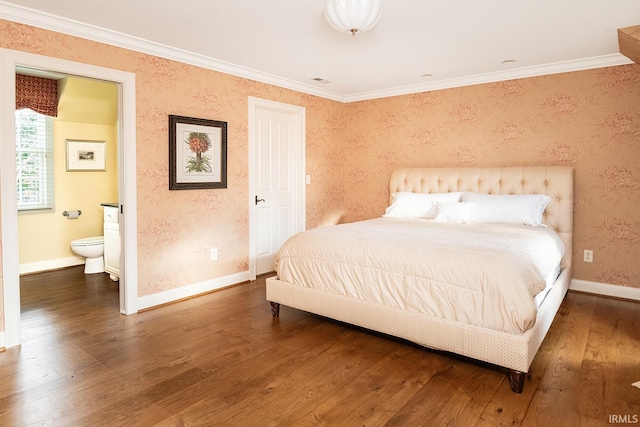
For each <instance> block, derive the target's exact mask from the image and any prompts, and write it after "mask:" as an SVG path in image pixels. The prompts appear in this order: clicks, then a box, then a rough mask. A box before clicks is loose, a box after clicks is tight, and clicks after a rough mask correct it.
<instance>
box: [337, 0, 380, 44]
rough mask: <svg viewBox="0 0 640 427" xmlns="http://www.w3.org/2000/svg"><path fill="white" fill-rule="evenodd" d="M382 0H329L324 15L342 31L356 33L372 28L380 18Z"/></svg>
mask: <svg viewBox="0 0 640 427" xmlns="http://www.w3.org/2000/svg"><path fill="white" fill-rule="evenodd" d="M380 1H381V0H329V1H328V2H327V6H326V7H325V8H324V16H325V17H326V18H327V21H329V24H331V26H332V27H333V28H335V29H336V30H338V31H340V32H341V33H345V32H346V33H350V34H352V35H354V36H355V35H356V34H357V33H362V32H365V31H367V30H368V29H370V28H372V27H373V26H374V25H376V23H377V22H378V20H379V19H380V14H381V12H382V5H381V4H380Z"/></svg>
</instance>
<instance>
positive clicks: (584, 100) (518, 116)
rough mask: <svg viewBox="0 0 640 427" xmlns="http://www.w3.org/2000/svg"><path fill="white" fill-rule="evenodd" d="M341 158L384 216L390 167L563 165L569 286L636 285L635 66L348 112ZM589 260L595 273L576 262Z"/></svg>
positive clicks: (360, 208) (638, 92)
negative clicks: (569, 170) (570, 189)
mask: <svg viewBox="0 0 640 427" xmlns="http://www.w3.org/2000/svg"><path fill="white" fill-rule="evenodd" d="M348 108H349V111H348V115H349V126H348V127H345V132H344V134H345V139H346V140H345V144H344V145H343V148H342V150H341V156H342V157H344V158H348V159H350V160H349V166H348V168H345V169H344V173H345V178H346V188H356V189H357V192H356V194H357V195H358V197H357V198H353V199H350V200H349V202H348V203H347V204H345V206H344V214H345V218H344V220H345V221H352V220H356V219H361V218H368V217H374V216H378V215H380V214H382V213H383V212H384V208H385V206H386V202H387V200H386V198H385V197H386V196H387V195H388V193H387V192H385V190H386V188H385V183H386V181H387V180H388V177H389V174H390V172H391V170H392V169H393V168H395V167H398V166H400V167H410V166H435V167H440V166H475V167H478V166H521V165H562V166H572V167H573V168H574V170H575V194H574V196H575V213H574V253H573V266H574V271H573V277H574V278H576V279H582V280H590V281H595V282H602V283H610V284H617V285H625V286H632V287H640V258H639V257H640V255H639V254H640V65H636V64H634V65H626V66H620V67H611V68H603V69H597V70H590V71H581V72H574V73H565V74H556V75H550V76H543V77H535V78H528V79H520V80H511V81H506V82H500V83H493V84H484V85H477V86H469V87H464V88H456V89H448V90H441V91H435V92H428V93H419V94H414V95H407V96H400V97H394V98H387V99H380V100H373V101H366V102H359V103H354V104H350V105H349V106H348ZM584 249H592V250H593V251H594V262H593V263H592V264H588V263H584V262H583V261H582V253H583V250H584Z"/></svg>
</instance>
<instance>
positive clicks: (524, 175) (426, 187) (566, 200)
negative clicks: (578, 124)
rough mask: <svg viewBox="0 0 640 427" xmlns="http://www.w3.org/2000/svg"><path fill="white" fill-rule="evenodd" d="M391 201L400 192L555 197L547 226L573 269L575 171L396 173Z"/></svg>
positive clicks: (507, 169)
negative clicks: (452, 192)
mask: <svg viewBox="0 0 640 427" xmlns="http://www.w3.org/2000/svg"><path fill="white" fill-rule="evenodd" d="M389 190H390V194H389V197H390V198H391V195H392V194H393V193H396V192H398V191H411V192H414V193H447V192H451V191H472V192H475V193H486V194H546V195H547V196H549V197H551V201H550V202H549V204H548V205H547V208H546V210H545V212H544V223H545V224H546V225H547V226H549V227H552V228H553V229H554V230H555V231H556V232H557V233H558V235H559V236H560V238H562V241H563V242H564V245H565V255H564V257H563V258H562V263H561V267H562V268H563V269H564V268H565V267H570V266H571V255H572V241H573V169H572V168H571V167H565V166H524V167H504V168H408V169H396V170H394V171H393V172H392V173H391V179H390V180H389Z"/></svg>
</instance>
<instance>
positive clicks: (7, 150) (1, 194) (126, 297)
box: [0, 49, 138, 348]
mask: <svg viewBox="0 0 640 427" xmlns="http://www.w3.org/2000/svg"><path fill="white" fill-rule="evenodd" d="M0 64H1V69H0V93H1V94H2V96H1V99H0V120H1V123H2V133H1V134H0V138H1V139H0V164H1V165H2V171H1V175H0V179H1V180H2V181H1V184H2V186H1V188H0V200H1V201H2V203H1V205H2V206H1V211H0V212H1V215H2V222H1V226H2V245H1V247H2V290H3V302H4V345H2V344H3V343H2V342H0V347H3V346H4V347H7V348H9V347H14V346H17V345H20V343H21V336H20V275H19V263H20V261H19V256H18V209H17V203H16V164H15V156H16V154H15V149H16V143H15V114H14V112H15V107H16V105H15V70H16V67H18V66H21V67H26V68H34V69H38V70H44V71H51V72H54V73H61V74H70V75H77V76H82V77H88V78H93V79H98V80H105V81H109V82H113V83H116V84H117V85H118V198H119V200H118V203H119V206H120V220H121V226H120V230H121V238H120V242H121V245H122V251H121V266H120V267H121V276H120V312H121V313H122V314H126V315H129V314H133V313H136V312H137V311H138V309H137V305H138V303H137V299H138V252H137V250H138V245H137V223H136V221H137V195H136V87H135V74H133V73H128V72H125V71H120V70H113V69H110V68H104V67H98V66H94V65H88V64H83V63H79V62H73V61H67V60H63V59H57V58H52V57H48V56H42V55H36V54H31V53H26V52H20V51H14V50H9V49H0ZM0 338H1V337H0Z"/></svg>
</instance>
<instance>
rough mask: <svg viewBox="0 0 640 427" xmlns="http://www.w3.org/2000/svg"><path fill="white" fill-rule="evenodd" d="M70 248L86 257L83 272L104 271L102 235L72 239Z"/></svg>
mask: <svg viewBox="0 0 640 427" xmlns="http://www.w3.org/2000/svg"><path fill="white" fill-rule="evenodd" d="M71 250H72V251H73V252H74V253H76V254H77V255H80V256H83V257H85V258H86V260H85V262H84V274H92V273H103V272H104V236H95V237H85V238H84V239H77V240H73V241H72V242H71Z"/></svg>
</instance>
